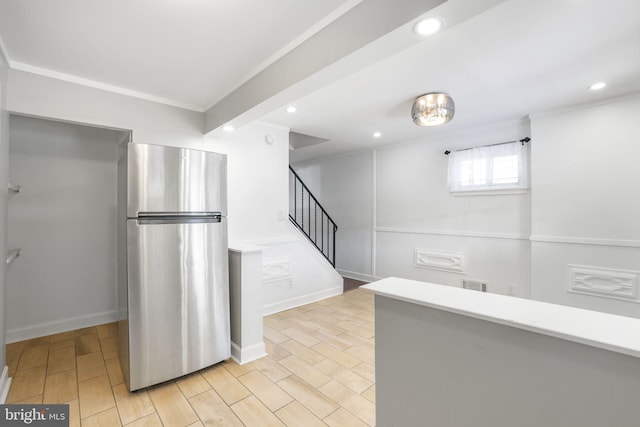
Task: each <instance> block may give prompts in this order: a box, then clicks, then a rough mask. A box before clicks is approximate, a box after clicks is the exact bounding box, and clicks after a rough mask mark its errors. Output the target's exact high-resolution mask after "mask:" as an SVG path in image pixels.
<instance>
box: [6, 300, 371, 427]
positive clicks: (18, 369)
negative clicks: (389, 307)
mask: <svg viewBox="0 0 640 427" xmlns="http://www.w3.org/2000/svg"><path fill="white" fill-rule="evenodd" d="M117 334H118V328H117V325H116V324H114V323H111V324H106V325H99V326H96V327H91V328H85V329H80V330H77V331H71V332H66V333H62V334H57V335H52V336H47V337H42V338H37V339H33V340H29V341H22V342H18V343H13V344H8V345H7V364H8V365H9V370H10V372H9V375H10V376H11V377H12V378H13V381H12V384H11V389H10V391H9V396H8V398H7V403H51V404H53V403H68V404H69V409H70V416H71V423H70V425H71V426H80V425H82V426H107V427H111V426H121V425H127V426H132V427H134V426H135V427H139V426H166V427H174V426H202V425H208V426H283V425H284V426H304V427H307V426H325V425H328V426H348V427H357V426H373V425H375V384H374V383H375V378H374V319H373V295H371V294H369V293H367V292H366V291H364V290H360V289H355V290H352V291H350V292H346V293H344V294H343V295H340V296H337V297H333V298H329V299H326V300H323V301H319V302H316V303H313V304H309V305H305V306H302V307H298V308H294V309H291V310H287V311H283V312H280V313H277V314H273V315H270V316H266V317H265V318H264V337H265V344H266V346H267V353H268V356H266V357H264V358H261V359H259V360H256V361H254V362H251V363H248V364H245V365H238V364H236V363H235V362H234V361H233V360H231V359H230V360H227V361H225V362H223V363H219V364H217V365H215V366H212V367H209V368H206V369H203V370H201V371H198V372H195V373H193V374H191V375H188V376H185V377H182V378H179V379H177V380H175V381H169V382H166V383H163V384H160V385H158V386H154V387H149V388H147V389H144V390H140V391H138V392H136V393H130V392H129V391H128V390H127V388H126V386H125V384H124V381H123V377H122V372H121V370H120V363H119V361H118V357H117V354H118V351H117Z"/></svg>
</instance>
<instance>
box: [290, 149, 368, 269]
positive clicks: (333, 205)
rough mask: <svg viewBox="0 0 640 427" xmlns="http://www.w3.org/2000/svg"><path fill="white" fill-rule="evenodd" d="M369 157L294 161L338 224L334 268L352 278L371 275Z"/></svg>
mask: <svg viewBox="0 0 640 427" xmlns="http://www.w3.org/2000/svg"><path fill="white" fill-rule="evenodd" d="M373 158H374V154H373V152H363V153H357V154H351V155H346V156H340V157H334V158H330V159H326V160H322V161H315V162H308V163H302V164H296V165H295V170H296V173H297V174H298V175H299V176H300V178H301V179H302V181H303V182H304V183H305V185H307V186H308V187H309V190H311V192H312V193H313V194H314V195H316V197H318V196H319V200H318V201H319V202H320V204H322V206H323V207H324V208H325V209H326V210H327V212H328V213H329V215H330V216H331V217H332V218H333V220H334V221H335V222H336V223H337V224H338V232H337V234H336V268H337V269H338V271H340V272H341V273H342V274H343V275H344V276H347V277H352V278H355V279H357V278H362V279H365V280H370V279H371V278H372V276H373V260H372V251H373V200H374V199H373V185H372V183H373Z"/></svg>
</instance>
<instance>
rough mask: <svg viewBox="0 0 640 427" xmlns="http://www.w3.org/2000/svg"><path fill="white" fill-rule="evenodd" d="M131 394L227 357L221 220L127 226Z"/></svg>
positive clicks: (224, 240) (226, 293)
mask: <svg viewBox="0 0 640 427" xmlns="http://www.w3.org/2000/svg"><path fill="white" fill-rule="evenodd" d="M127 232H128V239H127V249H128V263H129V272H128V276H129V277H128V281H129V289H128V300H129V305H128V315H129V319H128V321H129V343H128V344H129V355H128V356H129V357H128V362H129V369H128V371H129V378H128V379H129V381H128V385H129V389H130V390H132V391H133V390H137V389H140V388H143V387H147V386H149V385H152V384H157V383H160V382H163V381H167V380H170V379H173V378H177V377H180V376H182V375H185V374H188V373H190V372H193V371H196V370H199V369H202V368H204V367H206V366H210V365H212V364H214V363H217V362H220V361H222V360H224V359H227V358H228V357H229V356H230V352H231V347H230V346H231V344H230V326H229V286H228V261H227V256H228V255H227V231H226V219H225V218H222V220H221V222H217V223H215V222H214V223H212V222H203V223H193V222H191V223H184V224H180V223H165V224H162V223H154V222H148V223H145V222H144V221H137V220H129V221H127Z"/></svg>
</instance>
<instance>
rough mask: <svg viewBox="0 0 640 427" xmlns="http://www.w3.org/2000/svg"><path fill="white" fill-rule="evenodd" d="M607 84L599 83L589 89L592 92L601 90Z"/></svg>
mask: <svg viewBox="0 0 640 427" xmlns="http://www.w3.org/2000/svg"><path fill="white" fill-rule="evenodd" d="M606 85H607V84H606V83H605V82H598V83H594V84H592V85H591V86H589V89H591V90H600V89H603V88H604V87H605V86H606Z"/></svg>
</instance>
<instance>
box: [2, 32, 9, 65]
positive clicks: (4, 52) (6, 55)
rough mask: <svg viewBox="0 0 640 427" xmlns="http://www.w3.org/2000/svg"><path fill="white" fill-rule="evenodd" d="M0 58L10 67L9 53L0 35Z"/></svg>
mask: <svg viewBox="0 0 640 427" xmlns="http://www.w3.org/2000/svg"><path fill="white" fill-rule="evenodd" d="M0 58H2V59H3V60H4V62H5V63H6V64H7V65H8V66H9V67H11V60H10V59H9V53H8V52H7V47H6V46H5V45H4V41H3V40H2V37H0Z"/></svg>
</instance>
